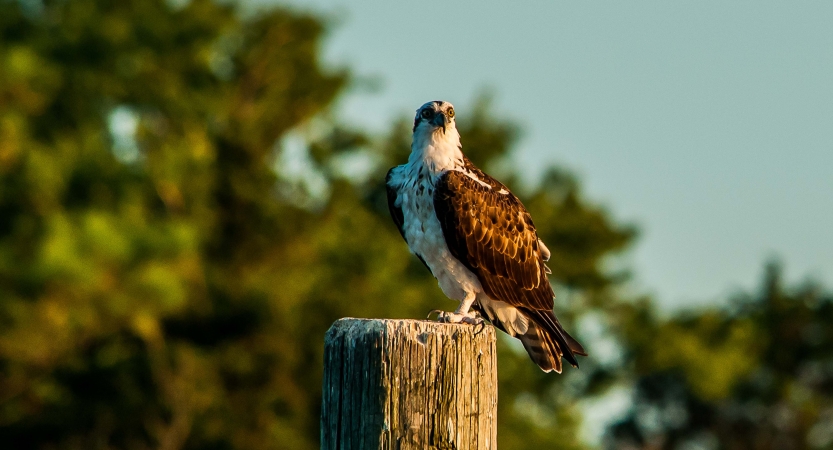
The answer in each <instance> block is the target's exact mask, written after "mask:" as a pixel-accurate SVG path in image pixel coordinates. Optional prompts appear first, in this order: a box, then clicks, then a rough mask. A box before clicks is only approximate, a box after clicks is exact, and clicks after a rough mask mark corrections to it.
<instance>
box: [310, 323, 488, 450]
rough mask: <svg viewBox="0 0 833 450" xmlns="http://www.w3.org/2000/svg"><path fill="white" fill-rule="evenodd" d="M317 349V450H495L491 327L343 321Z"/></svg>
mask: <svg viewBox="0 0 833 450" xmlns="http://www.w3.org/2000/svg"><path fill="white" fill-rule="evenodd" d="M324 342H325V343H324V398H323V404H322V412H321V448H322V449H326V450H342V449H354V450H364V449H391V450H400V449H401V450H406V449H420V450H422V449H459V450H464V449H472V450H474V449H495V448H496V447H497V442H496V435H497V361H496V357H495V332H494V328H492V327H491V326H488V325H487V326H485V327H480V326H477V327H475V326H472V325H450V324H441V323H437V322H430V321H422V320H392V319H350V318H348V319H341V320H338V321H336V322H335V323H334V324H333V325H332V326H331V327H330V329H329V331H327V335H326V338H325V341H324Z"/></svg>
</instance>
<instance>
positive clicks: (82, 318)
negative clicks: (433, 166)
mask: <svg viewBox="0 0 833 450" xmlns="http://www.w3.org/2000/svg"><path fill="white" fill-rule="evenodd" d="M391 3H392V2H391ZM831 23H833V6H831V4H829V3H822V2H818V3H806V4H802V6H801V9H793V7H792V6H790V5H783V4H782V5H764V4H762V3H760V2H738V3H733V4H731V5H726V4H723V3H721V2H698V3H696V4H694V3H686V4H676V5H674V4H666V3H665V2H645V3H640V4H639V5H627V4H618V3H604V2H602V3H599V2H595V3H593V4H586V5H585V4H570V3H560V2H553V3H546V4H536V5H535V8H532V7H530V8H528V9H524V8H518V7H517V6H513V5H511V4H508V3H507V4H505V5H481V4H475V3H473V2H446V3H442V2H435V1H433V0H431V1H425V2H418V3H414V2H410V4H399V5H394V4H388V3H383V2H370V1H366V2H350V3H348V2H338V1H325V0H315V1H310V2H300V1H283V2H278V1H268V0H248V1H246V0H240V1H236V2H235V1H211V0H0V442H3V443H5V444H4V445H6V444H8V445H12V443H13V447H10V448H20V449H29V448H33V449H34V448H37V449H150V448H161V449H211V450H215V449H216V450H223V449H250V448H257V449H302V450H303V449H314V448H317V447H318V435H319V424H318V420H319V414H320V409H321V405H320V402H321V373H322V353H323V336H324V333H325V331H326V330H327V328H328V327H329V325H330V324H331V323H332V322H333V321H334V320H336V319H338V318H340V317H345V316H354V317H394V318H399V317H401V318H422V317H424V316H425V314H426V313H427V311H429V310H431V309H435V308H438V307H439V308H449V307H450V306H452V304H451V303H450V301H449V300H447V299H446V298H445V297H444V296H443V295H442V293H441V292H440V290H439V289H438V287H437V285H436V281H435V280H434V279H433V278H432V277H431V275H430V274H429V273H428V272H427V271H426V270H425V269H424V267H423V266H422V265H421V263H419V261H418V260H416V258H413V257H412V256H410V255H409V253H408V250H407V248H406V245H405V244H404V242H403V241H402V239H401V237H400V236H399V234H398V232H397V231H396V228H395V227H394V226H393V224H392V222H391V221H390V218H389V215H388V212H387V206H386V201H385V194H384V186H383V179H384V173H385V172H386V171H387V169H388V168H389V167H391V166H393V165H396V164H401V163H402V162H403V161H405V160H406V158H407V154H408V152H409V144H410V125H409V122H410V121H411V120H412V115H413V111H414V110H415V109H416V108H417V107H418V106H419V105H421V104H422V103H424V102H425V101H428V100H435V99H443V100H448V101H451V102H453V103H454V104H455V105H456V109H457V112H458V117H459V119H458V123H459V128H460V131H461V135H462V140H463V145H464V150H465V151H466V153H467V154H468V155H469V156H470V158H471V159H472V160H473V161H474V162H475V163H476V164H478V165H479V166H481V167H483V168H484V169H485V170H486V171H488V172H490V173H491V174H493V175H495V176H497V177H498V178H500V179H501V180H503V181H504V182H505V183H506V184H507V185H509V186H510V187H512V189H513V191H514V192H515V193H516V194H518V195H519V196H520V197H521V198H522V199H523V200H524V203H525V204H526V206H527V207H528V209H529V210H530V211H531V213H532V215H533V217H535V221H536V225H537V227H538V229H539V233H540V234H541V236H542V238H543V239H544V241H545V242H547V245H548V246H549V248H550V249H551V250H552V253H553V257H552V259H551V261H550V264H549V265H550V267H551V269H552V271H553V276H552V278H551V281H552V282H553V285H554V287H555V290H556V293H557V298H556V311H557V313H558V315H559V317H560V318H561V319H562V321H563V322H565V327H566V328H567V329H568V330H570V331H571V333H573V335H574V336H576V337H577V338H578V339H579V340H580V341H581V342H582V343H583V344H584V345H585V348H587V349H588V351H589V353H590V357H588V358H584V359H582V360H581V363H582V365H581V369H580V370H575V369H572V368H566V369H565V373H564V374H562V375H554V374H544V373H542V372H541V371H540V370H539V369H538V368H537V367H536V366H535V365H534V364H533V363H532V362H531V361H529V359H528V357H527V355H526V354H525V352H524V351H523V349H522V348H519V346H518V345H517V343H515V342H514V341H510V340H509V339H503V338H501V339H500V341H499V346H498V347H499V353H500V354H499V355H498V365H499V374H498V378H499V381H500V387H499V393H500V402H499V421H498V423H499V430H498V439H499V443H498V444H499V447H500V448H501V449H504V450H506V449H522V448H535V447H537V448H558V449H601V448H630V449H687V450H695V449H703V450H706V449H805V448H806V449H827V448H833V402H831V400H833V399H831V397H832V396H833V329H832V328H831V326H830V324H831V323H833V294H831V291H830V289H829V286H830V285H831V283H833V257H831V255H833V233H831V232H830V230H831V229H833V177H831V176H830V175H829V170H830V167H831V166H833V126H831V123H833V83H830V80H831V79H833V27H831V26H830V24H831ZM785 268H788V269H789V271H786V270H785Z"/></svg>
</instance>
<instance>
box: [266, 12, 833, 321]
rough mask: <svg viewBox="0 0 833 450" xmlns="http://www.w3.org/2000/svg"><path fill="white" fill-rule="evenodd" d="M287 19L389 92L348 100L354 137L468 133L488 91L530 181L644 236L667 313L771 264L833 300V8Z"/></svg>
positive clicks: (638, 257)
mask: <svg viewBox="0 0 833 450" xmlns="http://www.w3.org/2000/svg"><path fill="white" fill-rule="evenodd" d="M252 1H255V2H261V3H268V2H270V1H273V0H252ZM281 3H284V4H287V3H288V4H291V5H294V6H296V7H298V8H300V9H306V10H311V11H316V12H318V13H323V14H324V15H325V16H326V17H329V18H330V20H331V21H332V22H333V23H334V24H335V26H334V27H333V28H332V30H331V32H330V34H329V36H328V39H327V41H326V44H325V48H324V54H325V58H326V61H327V62H328V63H330V64H333V65H349V66H350V67H351V68H352V69H353V70H354V71H355V72H356V74H358V75H360V76H369V77H376V78H378V79H379V80H381V87H380V89H379V90H378V91H377V92H367V91H366V90H364V91H363V90H360V89H357V90H355V91H354V92H352V93H351V94H350V95H348V96H346V97H345V98H344V99H343V103H342V105H341V107H340V111H341V115H342V117H343V118H344V119H345V120H347V121H349V122H352V123H355V124H359V125H361V126H362V127H365V128H369V129H373V130H383V129H385V127H386V125H387V124H388V123H389V122H390V121H391V120H392V118H394V117H397V116H398V115H403V114H406V115H409V116H410V115H411V114H412V113H413V110H415V109H416V108H417V107H418V106H419V105H421V104H422V103H424V102H425V101H427V100H434V99H444V100H448V101H451V102H453V103H454V104H455V105H456V106H457V113H458V115H459V116H464V115H465V114H466V109H467V107H470V106H471V104H472V101H473V99H474V98H475V97H476V96H477V94H478V93H480V92H482V91H483V90H484V89H490V90H492V91H493V92H494V94H495V98H494V100H495V102H494V106H495V108H494V110H495V111H496V112H497V113H498V114H500V115H504V116H505V117H507V118H510V119H512V120H514V121H516V122H518V123H519V124H520V125H521V126H522V128H523V137H522V139H521V140H520V142H519V143H518V146H517V154H516V155H515V156H516V160H517V161H518V163H519V165H520V167H521V168H522V170H524V171H525V172H528V173H530V174H533V175H536V176H537V175H540V173H541V170H542V167H545V165H546V164H561V165H564V166H566V167H568V168H570V169H572V170H574V171H575V172H576V173H577V174H578V175H579V177H580V179H581V181H582V182H583V184H584V186H585V190H586V193H587V195H588V196H589V197H590V198H592V199H593V200H594V201H597V202H600V203H602V204H603V205H605V206H606V207H608V208H609V210H610V211H611V212H612V213H613V215H614V217H616V218H617V219H619V220H624V221H631V222H634V223H636V224H638V225H639V226H640V228H641V230H642V236H641V238H640V240H639V242H637V244H636V246H635V248H634V249H633V250H632V251H631V252H630V254H629V255H628V261H629V264H630V266H631V267H632V268H633V269H634V272H635V274H636V279H635V280H634V286H635V287H636V288H637V289H639V290H642V291H644V292H649V293H653V294H654V295H655V296H656V298H657V299H658V300H659V301H660V303H661V304H663V305H664V306H665V307H667V308H671V309H673V308H679V307H689V306H696V305H700V304H704V303H714V302H717V301H719V300H720V299H723V298H725V297H726V296H727V294H729V293H732V292H735V291H737V290H738V289H741V288H742V289H753V288H755V287H757V284H758V280H759V278H760V275H761V272H762V266H763V263H764V261H765V260H766V259H767V258H769V257H773V256H777V257H779V258H780V259H781V260H782V261H783V262H784V263H785V265H786V269H787V277H788V279H789V280H790V281H801V280H805V279H807V278H812V279H815V280H818V281H821V282H822V283H824V284H825V285H826V286H827V287H833V173H831V172H833V25H831V24H833V2H801V3H787V2H784V3H770V2H761V1H757V2H658V1H657V2H528V3H524V4H523V6H517V5H518V4H519V3H516V2H491V3H489V2H473V1H446V2H439V1H433V0H431V1H427V0H426V1H419V2H383V1H345V0H307V1H303V2H302V1H297V0H295V1H292V0H285V1H281ZM463 145H464V150H465V142H464V143H463Z"/></svg>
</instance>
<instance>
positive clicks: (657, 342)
mask: <svg viewBox="0 0 833 450" xmlns="http://www.w3.org/2000/svg"><path fill="white" fill-rule="evenodd" d="M622 323H624V324H627V325H626V326H627V327H632V329H630V330H624V331H623V333H622V335H623V336H626V337H627V338H628V342H627V345H626V347H627V350H628V352H629V353H630V356H631V358H632V360H633V361H634V363H635V368H636V373H637V375H638V377H637V379H636V381H635V398H634V401H635V404H634V408H633V410H632V412H631V413H630V415H628V416H627V417H625V418H624V419H623V420H621V421H620V422H618V423H616V424H615V425H613V426H612V427H611V429H610V432H609V436H608V444H609V447H610V448H644V449H676V448H703V449H718V448H720V449H762V450H764V449H765V450H770V449H772V450H776V449H826V448H831V446H833V331H831V327H830V324H831V323H833V296H830V295H823V294H822V293H821V292H820V290H819V288H818V287H817V286H814V285H806V286H802V287H798V288H796V289H786V288H785V287H784V286H783V284H782V275H781V269H780V266H778V265H777V264H774V263H772V264H770V265H769V266H768V267H767V270H766V273H765V276H764V282H763V287H762V289H761V292H760V293H758V294H756V295H744V296H740V297H738V298H736V299H735V300H734V302H733V304H732V308H731V309H730V310H728V311H727V310H725V309H722V310H718V309H714V310H709V311H700V312H696V313H689V314H684V315H681V316H677V317H674V318H672V319H670V320H661V319H659V318H658V317H657V316H656V315H654V314H651V313H650V312H649V310H647V309H643V310H642V311H638V310H636V309H633V310H631V311H630V314H628V318H627V319H626V320H623V321H622ZM637 329H639V330H637Z"/></svg>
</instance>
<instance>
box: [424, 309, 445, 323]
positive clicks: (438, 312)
mask: <svg viewBox="0 0 833 450" xmlns="http://www.w3.org/2000/svg"><path fill="white" fill-rule="evenodd" d="M444 312H445V311H441V310H439V309H432V310H431V311H428V316H427V317H425V318H426V319H431V314H434V313H437V321H439V320H440V318H442V316H443V313H444Z"/></svg>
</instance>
